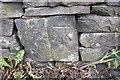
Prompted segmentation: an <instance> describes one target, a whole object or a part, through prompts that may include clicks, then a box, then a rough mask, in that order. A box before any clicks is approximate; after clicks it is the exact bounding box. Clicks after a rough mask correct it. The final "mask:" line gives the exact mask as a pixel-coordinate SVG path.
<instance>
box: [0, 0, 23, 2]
mask: <svg viewBox="0 0 120 80" xmlns="http://www.w3.org/2000/svg"><path fill="white" fill-rule="evenodd" d="M0 1H1V2H22V1H23V0H0Z"/></svg>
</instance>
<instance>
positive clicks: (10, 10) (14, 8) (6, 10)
mask: <svg viewBox="0 0 120 80" xmlns="http://www.w3.org/2000/svg"><path fill="white" fill-rule="evenodd" d="M0 7H2V14H1V15H0V18H11V17H21V16H22V15H23V8H22V3H2V4H0Z"/></svg>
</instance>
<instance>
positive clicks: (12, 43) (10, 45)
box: [0, 35, 20, 53]
mask: <svg viewBox="0 0 120 80" xmlns="http://www.w3.org/2000/svg"><path fill="white" fill-rule="evenodd" d="M0 43H2V48H3V49H9V50H10V52H13V53H16V52H18V51H19V50H20V45H19V43H18V42H17V40H16V37H15V35H13V36H12V37H3V36H2V37H1V39H0Z"/></svg>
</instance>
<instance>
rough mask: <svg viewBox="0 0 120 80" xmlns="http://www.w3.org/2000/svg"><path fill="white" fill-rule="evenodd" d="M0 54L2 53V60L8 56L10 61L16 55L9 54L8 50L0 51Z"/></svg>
mask: <svg viewBox="0 0 120 80" xmlns="http://www.w3.org/2000/svg"><path fill="white" fill-rule="evenodd" d="M0 52H1V53H2V58H5V57H6V56H10V57H11V58H12V59H14V58H15V56H16V53H12V52H10V51H9V49H1V50H0Z"/></svg>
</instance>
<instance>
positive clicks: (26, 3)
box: [23, 0, 48, 8]
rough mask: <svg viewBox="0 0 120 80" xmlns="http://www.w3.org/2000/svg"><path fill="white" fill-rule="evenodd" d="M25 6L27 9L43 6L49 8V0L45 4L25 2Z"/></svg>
mask: <svg viewBox="0 0 120 80" xmlns="http://www.w3.org/2000/svg"><path fill="white" fill-rule="evenodd" d="M23 6H24V7H25V8H27V7H41V6H48V2H47V0H45V1H43V2H23Z"/></svg>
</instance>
